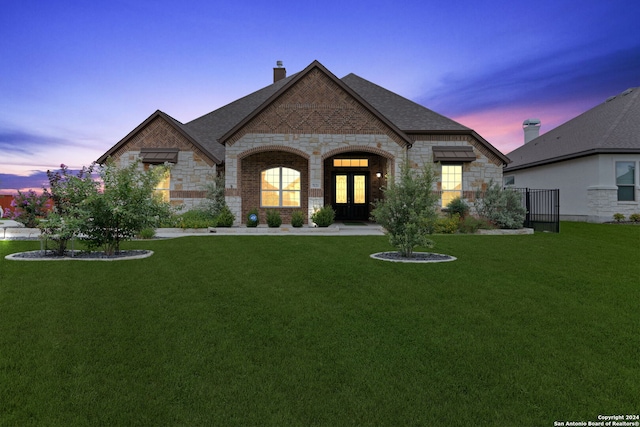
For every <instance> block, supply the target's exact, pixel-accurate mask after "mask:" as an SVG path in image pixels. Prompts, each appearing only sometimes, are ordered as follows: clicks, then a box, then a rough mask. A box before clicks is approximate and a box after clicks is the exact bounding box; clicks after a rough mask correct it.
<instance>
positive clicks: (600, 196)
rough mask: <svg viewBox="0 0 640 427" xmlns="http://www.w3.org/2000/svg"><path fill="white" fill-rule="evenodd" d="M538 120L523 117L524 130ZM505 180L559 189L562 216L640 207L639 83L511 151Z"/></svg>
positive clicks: (608, 216)
mask: <svg viewBox="0 0 640 427" xmlns="http://www.w3.org/2000/svg"><path fill="white" fill-rule="evenodd" d="M539 125H540V124H539V121H533V122H531V121H525V123H524V127H525V140H527V139H529V138H528V137H527V136H526V134H527V133H529V132H531V131H534V132H535V131H536V130H537V129H539ZM509 158H510V159H511V161H512V163H511V164H509V165H508V166H507V167H506V168H505V169H504V182H505V184H507V185H513V186H514V187H528V188H549V189H552V188H558V189H560V217H561V219H565V220H575V221H589V222H605V221H611V220H612V219H613V214H615V213H622V214H624V215H625V216H629V215H630V214H632V213H638V212H640V186H639V179H638V171H639V170H640V167H639V166H640V165H639V162H640V88H632V89H628V90H626V91H624V92H622V93H621V94H619V95H617V96H613V97H611V98H609V99H607V100H606V102H604V103H602V104H600V105H598V106H596V107H594V108H592V109H591V110H589V111H587V112H585V113H583V114H581V115H580V116H578V117H576V118H574V119H572V120H570V121H568V122H566V123H564V124H562V125H560V126H558V127H557V128H555V129H553V130H551V131H549V132H547V133H545V134H543V135H542V136H539V137H536V138H533V139H531V140H530V141H528V142H525V144H524V145H523V146H522V147H519V148H517V149H516V150H514V151H512V152H511V153H509Z"/></svg>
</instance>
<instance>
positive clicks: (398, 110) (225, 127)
mask: <svg viewBox="0 0 640 427" xmlns="http://www.w3.org/2000/svg"><path fill="white" fill-rule="evenodd" d="M314 67H318V68H320V69H322V70H323V71H324V72H326V73H327V74H328V75H330V76H331V78H333V79H334V80H335V81H336V83H338V84H339V85H341V86H342V87H343V88H344V89H345V90H347V91H349V92H351V94H352V95H353V96H355V97H356V98H359V101H360V102H362V103H363V104H364V105H365V106H366V107H367V108H369V109H370V110H371V111H372V112H373V113H374V114H376V115H377V116H378V117H380V119H381V120H383V121H384V122H386V123H387V124H388V125H389V126H390V127H391V128H393V129H395V130H396V131H397V132H398V133H399V134H401V136H402V137H403V139H405V140H407V142H408V143H409V142H410V140H409V138H408V137H407V135H406V134H407V133H423V134H428V133H435V134H438V133H452V134H469V135H472V136H473V137H475V138H476V139H478V140H479V141H480V142H481V143H482V144H484V145H485V146H486V147H487V148H488V149H489V150H490V151H491V152H493V153H494V154H496V155H497V156H498V157H499V158H500V159H501V160H502V161H503V162H504V163H508V161H509V159H508V158H507V157H506V156H504V154H502V153H500V151H499V150H497V149H496V148H495V147H493V146H492V145H491V144H489V143H488V142H487V141H485V140H484V139H483V138H482V137H480V136H479V135H478V134H476V133H475V132H474V131H473V130H471V129H469V128H467V127H465V126H463V125H461V124H460V123H457V122H455V121H453V120H451V119H449V118H447V117H445V116H442V115H440V114H438V113H436V112H434V111H432V110H429V109H428V108H425V107H423V106H422V105H419V104H416V103H415V102H413V101H410V100H409V99H407V98H404V97H402V96H400V95H398V94H396V93H393V92H391V91H389V90H387V89H384V88H382V87H380V86H378V85H376V84H374V83H371V82H370V81H368V80H365V79H363V78H361V77H358V76H357V75H355V74H349V75H347V76H345V77H343V78H342V79H338V78H336V77H335V76H333V74H331V73H330V72H329V71H328V70H327V69H326V68H324V66H322V64H320V63H319V62H318V61H314V62H312V63H311V64H310V65H309V66H307V68H305V70H303V71H301V72H300V73H296V74H293V75H291V76H289V77H286V78H284V79H282V80H279V81H277V82H275V83H273V84H271V85H269V86H266V87H264V88H262V89H260V90H258V91H256V92H253V93H251V94H249V95H247V96H245V97H243V98H240V99H238V100H236V101H234V102H232V103H230V104H227V105H225V106H223V107H221V108H219V109H217V110H215V111H212V112H211V113H208V114H205V115H204V116H201V117H199V118H197V119H195V120H192V121H190V122H187V123H184V124H183V123H180V122H179V121H177V120H176V119H174V118H173V117H171V116H169V115H168V114H166V113H162V112H160V111H158V112H156V113H155V114H154V115H158V114H159V115H162V117H164V118H165V119H166V120H168V121H169V122H170V123H171V124H172V125H174V126H175V127H176V128H177V129H178V130H179V131H180V132H181V133H183V134H184V135H185V136H188V137H189V139H190V140H191V141H192V142H195V143H196V144H197V145H198V146H199V147H200V148H203V149H204V150H203V151H204V152H205V153H207V154H209V155H210V157H211V158H212V159H213V160H214V161H215V162H216V163H220V162H221V161H223V160H224V157H225V147H224V145H223V144H222V142H224V141H221V139H222V138H223V137H224V136H228V134H229V133H230V132H231V131H232V130H233V129H235V128H237V127H238V126H239V125H241V124H242V122H243V121H246V120H247V118H249V117H250V116H252V115H254V114H255V113H256V112H257V111H258V110H259V109H261V108H264V107H265V106H266V105H267V104H268V103H269V101H270V100H272V99H274V97H277V96H278V95H279V94H280V93H282V92H283V91H286V89H287V87H288V86H289V85H291V84H294V83H295V81H296V80H297V79H299V78H300V77H301V76H302V75H304V74H305V73H306V72H308V71H309V70H311V69H312V68H314ZM154 115H152V117H153V116H154ZM150 119H151V117H150ZM148 121H149V119H148V120H147V121H145V122H144V123H143V125H144V124H146V123H148ZM143 125H140V126H138V127H137V128H136V129H135V130H134V131H132V132H131V133H130V134H129V135H127V136H126V137H125V138H123V139H122V140H121V141H120V142H118V143H117V144H116V145H115V146H114V147H112V148H111V149H110V150H109V151H108V152H107V153H105V154H104V155H103V156H102V157H101V158H100V159H99V161H100V160H104V159H106V158H107V157H108V156H109V155H111V154H112V153H113V152H115V151H116V150H117V149H118V148H119V147H121V146H122V145H123V144H125V143H126V142H127V141H128V139H129V138H131V137H132V136H133V135H134V134H135V133H136V132H137V131H139V130H140V129H141V128H142V127H143Z"/></svg>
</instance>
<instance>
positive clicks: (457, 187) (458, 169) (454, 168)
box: [441, 164, 462, 208]
mask: <svg viewBox="0 0 640 427" xmlns="http://www.w3.org/2000/svg"><path fill="white" fill-rule="evenodd" d="M441 185H442V196H441V197H442V200H441V203H442V204H441V206H442V207H443V208H445V207H447V205H448V204H449V202H451V201H452V200H453V199H455V198H456V197H460V198H462V165H460V164H443V165H442V182H441Z"/></svg>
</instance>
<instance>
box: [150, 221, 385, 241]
mask: <svg viewBox="0 0 640 427" xmlns="http://www.w3.org/2000/svg"><path fill="white" fill-rule="evenodd" d="M383 235H384V231H383V229H382V227H380V226H379V225H377V224H372V223H366V224H364V225H348V224H343V223H340V222H337V223H335V224H332V225H331V226H329V227H309V226H304V227H300V228H296V227H292V226H291V225H282V226H280V227H278V228H270V227H267V226H266V225H259V226H258V227H246V226H239V227H219V228H209V229H186V230H183V229H181V228H159V229H157V230H156V237H163V238H171V237H182V236H383Z"/></svg>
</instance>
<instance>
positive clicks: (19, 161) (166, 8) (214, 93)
mask: <svg viewBox="0 0 640 427" xmlns="http://www.w3.org/2000/svg"><path fill="white" fill-rule="evenodd" d="M638 16H640V2H638V1H637V0H607V1H596V2H593V1H591V2H580V1H578V2H576V1H575V0H572V1H565V0H553V1H551V0H541V1H537V2H530V1H528V2H521V1H515V0H489V1H481V0H480V1H478V0H476V1H468V0H460V1H457V0H453V1H445V2H443V1H428V0H426V1H425V0H415V1H413V0H411V1H402V0H400V1H380V0H372V1H366V2H365V1H350V0H340V1H333V0H329V1H323V2H277V1H273V0H271V1H238V2H219V1H215V0H214V1H210V0H206V1H205V0H194V1H190V0H184V1H181V2H175V1H166V0H154V1H147V0H131V1H129V0H111V1H108V2H107V1H102V0H94V1H90V2H88V1H74V0H58V1H55V2H46V1H41V0H22V1H19V2H3V5H2V6H1V13H0V193H10V192H12V191H15V190H16V189H28V188H34V189H36V188H41V187H42V185H43V184H44V183H45V182H46V174H45V172H46V170H47V169H56V168H58V167H59V165H60V164H61V163H64V164H66V165H69V166H70V167H71V168H80V167H81V166H83V165H89V164H90V163H91V162H92V161H94V160H96V159H97V158H98V157H99V156H100V155H101V154H103V153H104V152H105V151H106V150H107V149H109V148H110V147H111V146H112V145H114V144H115V143H116V142H118V141H119V140H120V139H122V138H123V137H124V136H125V135H126V134H127V133H129V132H130V131H131V130H133V129H134V128H135V127H136V126H137V125H139V124H140V123H141V122H142V121H143V120H145V119H146V118H147V117H148V116H149V115H150V114H152V113H153V112H154V111H155V110H157V109H160V110H162V111H164V112H166V113H168V114H169V115H171V116H173V117H174V118H176V119H178V120H180V121H181V122H183V123H184V122H188V121H190V120H193V119H195V118H197V117H199V116H201V115H203V114H206V113H208V112H210V111H213V110H215V109H217V108H219V107H221V106H223V105H225V104H227V103H229V102H231V101H234V100H236V99H238V98H240V97H243V96H245V95H247V94H249V93H251V92H253V91H255V90H258V89H260V88H262V87H264V86H266V85H268V84H270V83H271V82H272V78H273V72H272V68H273V67H274V66H275V64H276V61H277V60H282V61H283V62H284V66H285V67H286V68H287V72H288V74H292V73H295V72H298V71H301V70H302V69H303V68H305V67H306V66H307V65H309V64H310V63H311V62H312V61H313V60H316V59H317V60H318V61H320V62H321V63H322V64H323V65H324V66H325V67H327V68H328V69H329V70H330V71H331V72H333V73H334V74H335V75H336V76H338V77H339V78H341V77H344V76H345V75H347V74H349V73H355V74H357V75H359V76H360V77H363V78H365V79H367V80H370V81H372V82H373V83H376V84H378V85H380V86H383V87H385V88H387V89H389V90H392V91H394V92H396V93H398V94H400V95H402V96H404V97H406V98H409V99H411V100H413V101H415V102H418V103H420V104H422V105H424V106H425V107H427V108H430V109H432V110H434V111H436V112H438V113H440V114H443V115H445V116H448V117H450V118H452V119H454V120H456V121H458V122H460V123H461V124H463V125H465V126H467V127H470V128H472V129H474V130H476V131H477V132H478V133H479V134H480V135H482V136H483V137H484V138H485V139H486V140H488V141H489V142H490V143H491V144H493V145H494V146H496V147H497V148H498V149H500V150H501V151H502V152H503V153H505V154H507V155H508V153H509V152H510V151H512V150H513V149H515V148H517V147H518V146H520V145H521V144H522V143H523V132H522V122H523V120H525V119H527V118H539V119H541V121H542V133H544V132H546V131H549V130H551V129H553V128H554V127H556V126H558V125H559V124H562V123H564V122H566V121H567V120H570V119H571V118H573V117H575V116H577V115H579V114H581V113H583V112H585V111H586V110H588V109H590V108H592V107H594V106H595V105H597V104H599V103H601V102H604V101H605V100H606V98H608V97H609V96H612V95H616V94H618V93H620V92H622V91H624V90H626V89H627V88H629V87H635V86H640V27H639V26H638Z"/></svg>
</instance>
